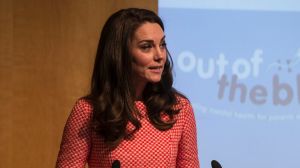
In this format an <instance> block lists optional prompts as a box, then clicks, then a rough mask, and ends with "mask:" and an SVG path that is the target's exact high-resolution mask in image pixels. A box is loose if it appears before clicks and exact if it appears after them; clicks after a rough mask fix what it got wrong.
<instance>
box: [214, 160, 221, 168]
mask: <svg viewBox="0 0 300 168" xmlns="http://www.w3.org/2000/svg"><path fill="white" fill-rule="evenodd" d="M211 167H212V168H222V166H221V164H220V163H219V162H218V161H216V160H212V161H211Z"/></svg>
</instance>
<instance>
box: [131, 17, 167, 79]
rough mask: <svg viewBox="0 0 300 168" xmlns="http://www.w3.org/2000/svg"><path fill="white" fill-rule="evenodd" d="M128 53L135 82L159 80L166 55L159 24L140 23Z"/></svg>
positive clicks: (162, 33)
mask: <svg viewBox="0 0 300 168" xmlns="http://www.w3.org/2000/svg"><path fill="white" fill-rule="evenodd" d="M130 54H131V56H132V59H133V60H132V69H133V80H134V81H133V82H134V83H135V84H138V85H140V84H142V85H144V84H146V83H147V82H152V83H155V82H159V81H160V79H161V75H162V72H163V70H164V65H165V62H166V57H167V51H166V43H165V35H164V31H163V30H162V28H161V27H160V25H159V24H157V23H150V22H146V23H144V24H142V25H141V26H140V27H139V28H138V29H137V30H136V32H135V33H134V36H133V39H132V43H131V46H130Z"/></svg>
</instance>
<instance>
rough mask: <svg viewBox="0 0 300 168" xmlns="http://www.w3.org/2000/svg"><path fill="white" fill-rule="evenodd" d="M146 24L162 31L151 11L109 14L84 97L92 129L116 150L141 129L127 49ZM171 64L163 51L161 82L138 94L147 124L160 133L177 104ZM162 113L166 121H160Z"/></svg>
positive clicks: (172, 117)
mask: <svg viewBox="0 0 300 168" xmlns="http://www.w3.org/2000/svg"><path fill="white" fill-rule="evenodd" d="M146 22H150V23H157V24H159V25H160V27H161V28H162V29H163V30H164V25H163V22H162V20H161V19H160V18H159V17H158V16H157V14H155V13H154V12H152V11H149V10H146V9H138V8H129V9H122V10H120V11H117V12H116V13H114V14H113V15H111V16H110V17H109V18H108V20H107V21H106V23H105V24H104V27H103V29H102V32H101V36H100V41H99V44H98V49H97V54H96V59H95V64H94V70H93V75H92V81H91V91H90V93H89V95H87V96H86V98H87V99H88V100H90V102H91V103H92V105H93V122H92V127H93V129H94V130H95V131H96V132H97V133H98V134H99V135H100V136H101V137H103V138H104V142H105V143H106V144H107V145H108V146H110V147H116V146H117V145H118V144H119V143H120V142H121V140H122V139H123V138H128V137H130V136H132V135H133V134H134V132H135V131H137V130H138V129H139V128H140V127H141V124H140V122H139V120H138V118H139V116H140V113H139V111H138V110H137V109H136V108H135V104H134V101H135V100H136V99H135V88H134V85H133V83H132V57H131V55H130V54H129V48H130V47H129V46H130V45H131V41H132V38H133V35H134V33H135V31H136V30H137V28H138V27H139V26H141V25H142V24H144V23H146ZM172 64H173V63H172V59H171V57H170V54H169V52H168V51H167V60H166V63H165V66H164V70H163V73H162V78H161V81H160V82H158V83H148V84H147V85H146V87H145V89H144V91H143V94H142V101H143V102H144V103H145V105H146V107H147V111H148V113H147V115H148V118H149V120H150V122H151V123H152V124H153V125H154V126H155V127H156V128H157V129H159V130H161V131H164V130H168V129H170V128H172V126H173V124H174V123H175V122H176V121H175V119H174V115H176V114H178V113H179V109H177V110H175V109H174V108H173V107H174V105H175V104H176V103H177V98H176V96H178V95H181V94H180V93H179V92H177V91H176V90H175V89H174V88H173V87H172V85H173V76H172ZM181 96H182V95H181ZM162 112H164V113H165V114H167V115H168V116H169V118H170V120H168V121H163V120H162V119H161V113H162ZM128 122H131V123H132V124H133V125H134V126H135V130H134V131H131V132H130V131H128V130H127V129H126V126H127V124H128Z"/></svg>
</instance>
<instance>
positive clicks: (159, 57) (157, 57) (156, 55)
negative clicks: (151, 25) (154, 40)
mask: <svg viewBox="0 0 300 168" xmlns="http://www.w3.org/2000/svg"><path fill="white" fill-rule="evenodd" d="M163 57H164V49H162V48H161V47H160V46H158V47H156V48H155V53H154V59H155V60H162V59H163Z"/></svg>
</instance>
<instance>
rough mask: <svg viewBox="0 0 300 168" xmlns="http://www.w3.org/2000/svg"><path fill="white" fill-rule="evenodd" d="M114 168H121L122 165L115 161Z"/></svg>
mask: <svg viewBox="0 0 300 168" xmlns="http://www.w3.org/2000/svg"><path fill="white" fill-rule="evenodd" d="M111 167H112V168H120V167H121V163H120V161H119V160H114V161H113V163H112V166H111Z"/></svg>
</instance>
